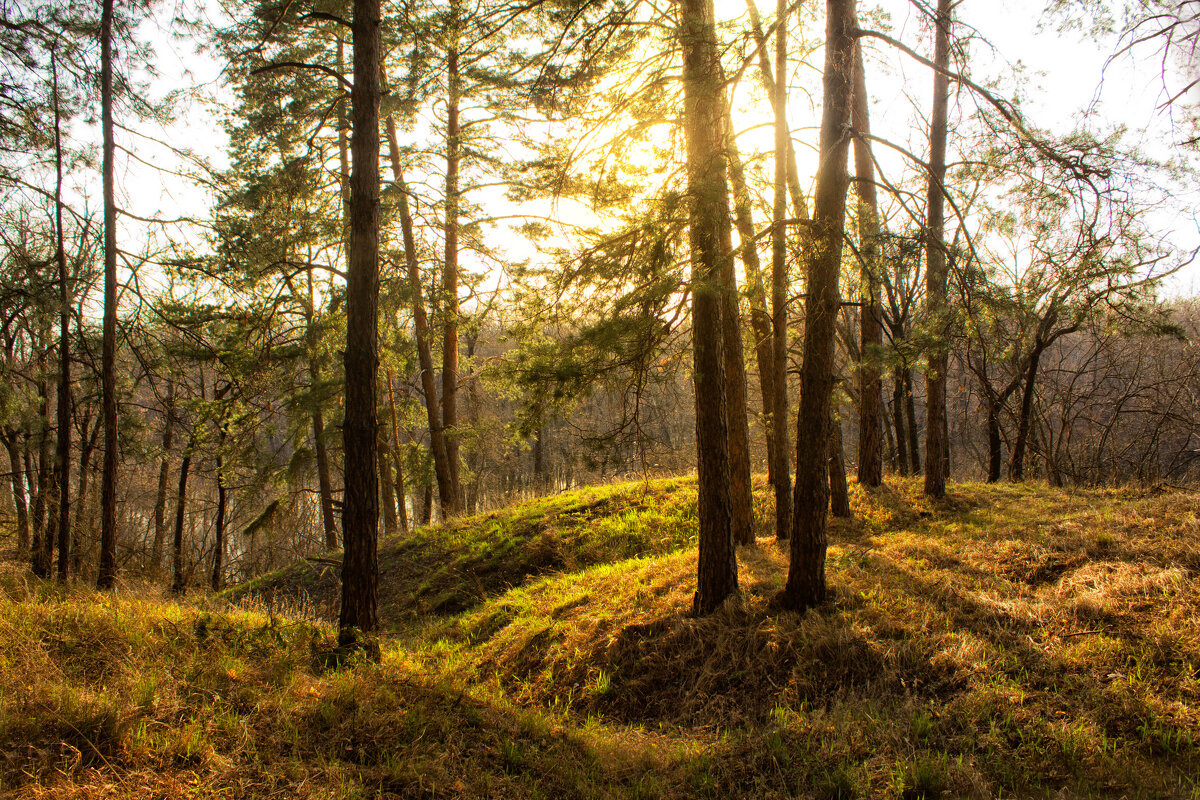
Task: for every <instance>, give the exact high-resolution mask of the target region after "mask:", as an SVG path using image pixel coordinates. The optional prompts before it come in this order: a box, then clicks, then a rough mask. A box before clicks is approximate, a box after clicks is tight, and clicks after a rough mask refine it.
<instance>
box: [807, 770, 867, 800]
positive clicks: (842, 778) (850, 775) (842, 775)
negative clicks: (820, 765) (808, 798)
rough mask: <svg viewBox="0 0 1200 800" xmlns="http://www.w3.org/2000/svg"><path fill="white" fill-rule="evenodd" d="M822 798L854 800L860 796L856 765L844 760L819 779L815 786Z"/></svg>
mask: <svg viewBox="0 0 1200 800" xmlns="http://www.w3.org/2000/svg"><path fill="white" fill-rule="evenodd" d="M813 788H814V793H815V794H816V796H817V797H818V798H820V800H854V798H856V797H858V786H857V785H856V781H855V774H854V767H853V766H852V765H850V764H847V763H845V762H842V763H841V764H838V765H837V766H836V767H834V768H833V769H832V770H829V771H827V772H826V773H825V774H824V775H822V776H821V777H820V778H818V779H817V782H816V785H815V786H814V787H813Z"/></svg>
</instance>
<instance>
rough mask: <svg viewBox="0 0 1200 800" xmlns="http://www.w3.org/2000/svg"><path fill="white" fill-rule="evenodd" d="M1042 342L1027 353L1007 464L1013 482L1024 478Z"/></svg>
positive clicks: (1042, 347)
mask: <svg viewBox="0 0 1200 800" xmlns="http://www.w3.org/2000/svg"><path fill="white" fill-rule="evenodd" d="M1043 349H1044V346H1043V344H1042V343H1041V342H1040V341H1039V342H1037V343H1036V344H1035V345H1034V347H1033V350H1032V351H1031V352H1030V354H1029V366H1028V368H1027V369H1026V370H1025V385H1024V386H1023V387H1022V388H1021V410H1020V413H1019V414H1018V415H1017V437H1016V439H1015V440H1014V442H1013V449H1012V456H1011V460H1010V461H1009V464H1008V477H1009V479H1010V480H1012V481H1013V482H1016V483H1019V482H1020V481H1023V480H1025V448H1026V443H1027V442H1028V441H1029V425H1030V420H1031V419H1032V418H1033V388H1034V386H1035V384H1036V382H1037V372H1038V365H1039V364H1040V363H1041V360H1042V351H1043Z"/></svg>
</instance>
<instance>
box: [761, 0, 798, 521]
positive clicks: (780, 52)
mask: <svg viewBox="0 0 1200 800" xmlns="http://www.w3.org/2000/svg"><path fill="white" fill-rule="evenodd" d="M776 12H777V15H778V17H779V28H778V30H777V31H776V32H775V72H776V74H777V75H778V76H779V80H778V81H776V83H775V86H774V89H775V92H774V93H773V94H772V97H773V106H774V109H775V197H774V201H775V202H774V208H773V211H772V219H771V331H772V333H771V363H772V370H771V371H772V372H773V373H774V375H775V382H774V389H775V396H774V397H773V398H772V402H771V428H770V430H771V438H772V439H774V442H775V443H774V446H773V447H772V448H771V450H772V452H773V453H774V456H775V468H774V469H773V470H772V472H773V473H774V476H775V538H776V539H778V540H780V541H783V540H785V539H787V538H788V537H790V536H791V535H792V526H793V524H794V522H793V508H792V483H791V464H790V463H789V459H788V444H787V423H788V394H787V390H788V380H787V346H788V343H787V338H788V333H787V332H788V289H789V285H788V284H789V281H788V274H787V238H786V237H787V226H786V224H785V222H784V218H785V217H786V216H787V194H786V184H787V172H788V165H789V164H790V163H791V162H790V161H789V160H788V158H787V155H786V154H787V153H788V152H789V151H788V148H789V147H790V145H791V141H792V137H791V132H790V131H789V130H788V124H787V80H786V72H787V24H786V23H787V7H786V5H785V0H778V3H777V4H776ZM764 57H765V56H764ZM763 75H764V80H765V76H766V71H765V70H764V72H763Z"/></svg>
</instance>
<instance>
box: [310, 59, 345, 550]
mask: <svg viewBox="0 0 1200 800" xmlns="http://www.w3.org/2000/svg"><path fill="white" fill-rule="evenodd" d="M338 48H339V50H338V66H339V68H340V67H341V41H340V40H339V41H338ZM345 135H346V134H345V130H344V129H343V130H341V131H340V132H339V140H341V141H342V144H343V145H344V144H345V142H344V139H345ZM339 149H341V150H343V157H344V158H345V157H346V156H345V153H344V149H345V148H344V147H343V148H339ZM342 166H343V167H346V164H345V163H343V164H342ZM349 182H350V181H349V172H348V170H347V172H346V173H345V179H344V180H343V184H344V185H345V186H346V187H348V186H349ZM343 194H345V192H343ZM347 199H348V198H347ZM346 214H347V222H346V224H347V230H348V226H349V211H347V212H346ZM309 262H310V263H311V262H312V258H311V256H310V257H309ZM306 273H307V277H308V302H307V303H306V304H305V309H304V313H305V317H306V319H305V328H306V330H305V333H304V341H305V346H306V347H307V348H308V377H309V383H310V385H311V386H312V387H313V390H314V392H315V391H316V390H317V387H319V386H320V385H321V363H320V354H319V351H318V347H317V296H316V286H315V285H314V281H313V271H312V268H311V267H310V268H309V269H308V270H306ZM312 437H313V452H314V453H315V454H316V456H317V495H318V497H319V498H320V501H321V528H322V530H323V531H324V533H325V549H326V550H337V549H338V528H337V514H336V513H335V512H334V510H333V478H332V477H331V476H330V474H329V446H328V445H327V444H326V442H325V416H324V414H322V413H321V403H320V401H319V399H318V398H317V397H314V398H313V410H312Z"/></svg>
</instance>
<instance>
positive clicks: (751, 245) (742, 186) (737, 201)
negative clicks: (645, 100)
mask: <svg viewBox="0 0 1200 800" xmlns="http://www.w3.org/2000/svg"><path fill="white" fill-rule="evenodd" d="M724 130H725V158H726V161H727V162H728V165H729V186H730V190H731V191H732V194H733V209H734V222H735V224H736V225H737V232H738V239H740V251H739V252H740V255H741V259H742V266H743V267H744V268H745V272H746V299H747V300H749V301H750V328H751V331H752V332H753V335H754V355H755V358H756V360H757V362H758V386H759V393H760V394H761V396H762V411H763V420H764V421H765V422H766V423H767V436H766V440H767V479H768V480H769V481H770V483H771V485H772V486H774V485H775V440H774V438H772V436H771V431H770V418H771V408H772V404H773V403H774V402H775V399H774V398H775V356H774V340H773V336H774V334H773V333H772V331H771V314H770V312H769V311H767V293H766V289H765V287H764V286H763V277H762V262H761V261H760V260H759V257H758V245H757V244H756V243H755V238H756V236H757V232H756V231H755V229H754V215H753V207H752V206H751V203H750V192H749V190H748V189H747V187H746V174H745V170H744V169H743V168H742V158H741V154H740V153H739V152H738V147H737V140H736V139H735V138H734V136H733V124H732V122H731V120H730V117H729V104H728V101H727V98H726V103H725V111H724Z"/></svg>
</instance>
